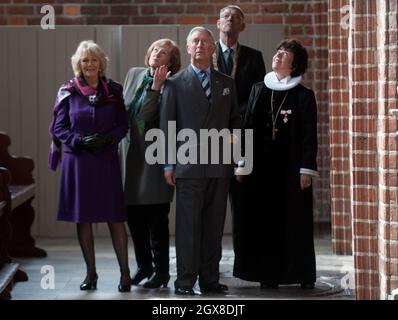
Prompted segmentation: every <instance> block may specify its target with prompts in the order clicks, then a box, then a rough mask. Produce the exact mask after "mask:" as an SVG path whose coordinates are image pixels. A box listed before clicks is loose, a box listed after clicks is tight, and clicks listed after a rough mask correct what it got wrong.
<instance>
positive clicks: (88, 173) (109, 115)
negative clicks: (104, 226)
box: [52, 82, 128, 222]
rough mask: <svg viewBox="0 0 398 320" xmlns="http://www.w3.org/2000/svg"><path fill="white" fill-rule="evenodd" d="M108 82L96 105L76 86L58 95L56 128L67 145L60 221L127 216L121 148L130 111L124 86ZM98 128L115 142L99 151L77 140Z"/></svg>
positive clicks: (117, 219) (119, 219) (122, 218)
mask: <svg viewBox="0 0 398 320" xmlns="http://www.w3.org/2000/svg"><path fill="white" fill-rule="evenodd" d="M108 83H109V84H110V85H111V86H110V87H108V88H109V89H110V93H109V97H107V98H106V99H104V100H103V101H101V102H100V103H98V104H96V105H94V104H91V103H90V102H89V100H88V98H87V97H84V96H82V95H81V94H79V93H78V92H77V91H72V92H71V94H69V95H66V96H65V97H62V99H59V100H58V99H57V101H60V105H59V108H57V113H56V117H55V119H54V125H53V130H52V133H53V135H54V136H55V138H56V139H58V140H59V141H60V142H61V143H62V146H63V157H62V173H61V182H60V190H59V196H58V218H57V219H58V220H62V221H71V222H123V221H126V212H125V206H124V197H123V185H122V179H121V171H120V164H119V159H118V154H117V151H118V143H119V141H120V140H121V139H122V138H123V137H124V136H125V135H126V133H127V129H128V125H127V114H126V111H125V107H124V102H123V97H122V95H121V92H122V88H121V86H120V85H119V84H116V83H114V82H108ZM62 91H63V90H60V91H59V92H62ZM94 133H110V134H112V136H113V144H112V145H110V146H108V147H106V148H105V149H104V150H103V151H102V152H101V153H98V154H94V153H90V152H88V151H85V150H79V149H76V148H75V142H76V139H78V138H79V137H80V136H85V135H89V134H94Z"/></svg>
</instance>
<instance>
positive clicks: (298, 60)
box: [276, 39, 308, 77]
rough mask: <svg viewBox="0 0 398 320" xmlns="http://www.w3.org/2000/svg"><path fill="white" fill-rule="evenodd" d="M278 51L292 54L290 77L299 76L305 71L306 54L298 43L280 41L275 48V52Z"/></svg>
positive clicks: (306, 63) (291, 40)
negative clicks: (283, 50)
mask: <svg viewBox="0 0 398 320" xmlns="http://www.w3.org/2000/svg"><path fill="white" fill-rule="evenodd" d="M279 49H285V50H286V51H289V52H292V53H293V62H292V67H293V71H292V73H291V77H298V76H301V75H303V74H304V73H305V72H306V71H307V68H308V53H307V50H306V49H305V48H304V47H303V45H302V44H301V43H300V41H298V40H296V39H286V40H282V41H281V42H280V43H279V44H278V46H277V47H276V50H279Z"/></svg>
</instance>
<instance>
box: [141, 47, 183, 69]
mask: <svg viewBox="0 0 398 320" xmlns="http://www.w3.org/2000/svg"><path fill="white" fill-rule="evenodd" d="M163 46H168V47H169V48H170V65H169V66H168V68H169V70H170V71H171V74H175V73H177V72H178V70H180V68H181V54H180V49H179V48H178V45H177V43H175V42H174V41H173V40H170V39H159V40H156V41H155V42H153V43H152V44H151V45H150V46H149V48H148V50H147V52H146V55H145V65H146V66H147V67H149V58H150V57H151V53H152V51H153V49H154V48H155V47H163Z"/></svg>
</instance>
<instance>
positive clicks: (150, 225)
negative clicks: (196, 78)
mask: <svg viewBox="0 0 398 320" xmlns="http://www.w3.org/2000/svg"><path fill="white" fill-rule="evenodd" d="M145 65H146V66H147V68H131V69H130V70H129V71H128V73H127V76H126V80H125V83H124V91H123V95H124V101H125V105H126V109H127V112H128V116H129V126H130V130H129V133H128V134H127V136H126V138H125V139H124V140H123V141H122V143H121V148H120V156H121V164H122V174H123V180H124V194H125V201H126V206H127V218H128V226H129V229H130V234H131V237H132V239H133V243H134V250H135V256H136V260H137V266H138V269H137V271H136V273H135V275H134V276H133V278H132V282H131V283H132V284H133V285H138V284H139V283H140V282H141V281H142V280H143V279H145V278H148V279H149V280H148V281H147V282H145V283H144V285H143V286H144V287H145V288H159V287H160V286H162V285H163V286H164V287H166V286H167V284H168V282H169V280H170V275H169V217H168V214H169V211H170V202H171V201H172V198H173V189H172V188H171V187H170V186H168V185H167V183H166V181H165V179H164V176H163V165H161V164H152V165H150V164H148V163H147V162H146V160H145V150H146V148H147V147H148V146H149V145H150V144H151V143H152V142H151V141H145V133H146V132H147V131H148V130H150V129H153V128H159V100H160V96H161V91H162V87H163V84H164V83H165V81H166V80H167V78H168V77H169V76H171V75H172V74H174V73H176V72H177V71H178V70H179V69H180V66H181V61H180V51H179V49H178V46H177V44H176V43H175V42H174V41H172V40H169V39H160V40H157V41H155V42H154V43H152V44H151V45H150V47H149V48H148V51H147V54H146V56H145Z"/></svg>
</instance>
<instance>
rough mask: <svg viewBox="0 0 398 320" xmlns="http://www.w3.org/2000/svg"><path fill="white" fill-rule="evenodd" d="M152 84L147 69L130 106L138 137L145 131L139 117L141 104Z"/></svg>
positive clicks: (143, 122) (149, 72)
mask: <svg viewBox="0 0 398 320" xmlns="http://www.w3.org/2000/svg"><path fill="white" fill-rule="evenodd" d="M152 82H153V77H152V76H151V69H150V68H148V71H147V72H146V74H145V77H144V80H142V83H141V85H140V87H139V88H138V89H137V91H136V93H135V96H134V99H133V101H132V102H131V105H130V108H131V110H132V112H133V117H134V120H135V122H136V124H137V128H138V133H139V134H140V135H143V134H144V131H145V121H144V120H142V118H141V115H140V112H141V108H142V103H143V101H144V97H145V94H146V92H147V90H148V89H149V88H150V87H151V86H152Z"/></svg>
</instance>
